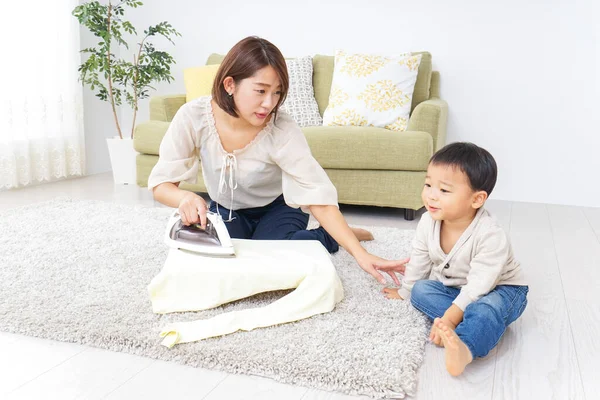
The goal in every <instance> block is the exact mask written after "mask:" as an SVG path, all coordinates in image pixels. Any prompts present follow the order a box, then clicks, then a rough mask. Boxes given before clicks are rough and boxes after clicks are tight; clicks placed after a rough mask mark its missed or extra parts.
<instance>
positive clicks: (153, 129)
mask: <svg viewBox="0 0 600 400" xmlns="http://www.w3.org/2000/svg"><path fill="white" fill-rule="evenodd" d="M169 124H170V123H169V122H165V121H152V120H150V121H146V122H142V123H140V124H137V125H136V127H135V132H134V135H133V148H134V149H135V151H137V152H138V153H142V154H153V155H158V149H159V148H160V142H162V139H163V137H164V136H165V133H167V130H168V129H169Z"/></svg>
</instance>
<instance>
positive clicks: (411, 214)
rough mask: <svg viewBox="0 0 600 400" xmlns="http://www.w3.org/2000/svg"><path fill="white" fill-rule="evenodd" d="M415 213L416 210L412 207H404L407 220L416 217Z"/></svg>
mask: <svg viewBox="0 0 600 400" xmlns="http://www.w3.org/2000/svg"><path fill="white" fill-rule="evenodd" d="M415 213H416V210H413V209H411V208H405V209H404V219H405V220H407V221H412V220H414V219H415Z"/></svg>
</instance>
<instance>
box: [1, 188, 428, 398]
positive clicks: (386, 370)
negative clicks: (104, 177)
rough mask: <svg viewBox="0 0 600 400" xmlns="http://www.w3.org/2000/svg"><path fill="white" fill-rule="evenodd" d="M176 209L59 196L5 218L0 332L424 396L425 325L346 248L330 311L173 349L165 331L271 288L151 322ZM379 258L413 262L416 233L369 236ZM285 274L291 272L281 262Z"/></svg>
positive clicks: (377, 394) (333, 387)
mask: <svg viewBox="0 0 600 400" xmlns="http://www.w3.org/2000/svg"><path fill="white" fill-rule="evenodd" d="M170 213H171V210H169V209H165V208H148V207H142V206H137V207H134V206H126V205H119V204H115V203H109V202H101V201H81V200H71V199H67V198H58V199H55V200H52V201H49V202H44V203H39V204H34V205H29V206H25V207H19V208H12V209H8V210H5V211H1V212H0V297H1V301H0V331H5V332H13V333H20V334H24V335H30V336H37V337H41V338H47V339H53V340H59V341H65V342H73V343H80V344H84V345H89V346H94V347H99V348H103V349H108V350H113V351H121V352H126V353H130V354H135V355H141V356H146V357H151V358H155V359H161V360H166V361H174V362H178V363H182V364H186V365H191V366H196V367H203V368H209V369H216V370H221V371H225V372H229V373H236V374H251V375H259V376H265V377H269V378H272V379H275V380H277V381H280V382H284V383H288V384H294V385H300V386H308V387H313V388H316V389H322V390H330V391H337V392H343V393H347V394H354V395H367V396H370V397H373V398H385V397H399V398H401V397H404V396H405V395H413V394H414V393H415V392H416V389H417V373H418V368H419V367H420V365H421V363H422V362H423V354H424V347H425V338H426V336H427V329H428V323H427V322H426V319H425V318H424V317H423V316H422V315H420V314H419V312H417V311H416V310H415V309H414V308H412V306H411V305H410V304H409V303H408V302H404V301H391V300H387V299H385V298H384V297H383V295H382V294H381V292H380V290H381V286H380V285H379V284H378V283H376V282H375V280H374V279H372V278H371V277H370V276H368V275H367V274H365V273H364V272H363V271H362V270H361V269H360V268H359V267H358V265H357V264H356V263H355V261H354V259H353V258H352V257H350V256H349V254H348V253H346V252H345V251H344V250H340V251H339V252H338V253H337V254H335V255H334V256H333V263H334V265H335V266H336V268H337V270H338V273H339V275H340V278H341V280H342V283H343V285H344V290H345V295H346V296H345V298H344V300H343V301H342V302H341V303H340V304H338V306H337V307H336V308H335V309H334V310H333V311H332V312H330V313H328V314H324V315H318V316H314V317H312V318H308V319H306V320H302V321H299V322H295V323H290V324H284V325H278V326H274V327H269V328H262V329H256V330H254V331H251V332H237V333H234V334H231V335H227V336H224V337H219V338H213V339H207V340H204V341H200V342H195V343H189V344H181V345H177V346H175V347H174V348H172V349H167V348H166V347H163V346H161V345H160V341H161V339H160V338H159V332H160V329H161V327H162V326H164V325H165V324H167V323H169V322H172V321H186V320H196V319H201V318H202V319H204V318H210V317H212V316H214V315H216V314H219V313H221V312H224V311H232V310H235V309H243V308H247V307H256V306H263V305H266V304H268V303H270V302H272V301H274V300H275V299H277V298H280V297H281V296H283V295H284V294H286V293H288V292H284V291H280V292H271V293H265V294H261V295H257V296H254V297H252V298H249V299H244V300H240V301H237V302H235V303H231V304H228V305H225V306H222V307H219V308H216V309H213V310H209V311H204V312H189V313H177V314H170V315H155V314H153V313H152V309H151V304H150V300H149V296H148V292H147V289H146V286H147V285H148V283H149V282H150V280H151V279H152V278H153V277H154V276H155V275H156V274H158V272H159V271H160V269H161V268H162V266H163V263H164V261H165V259H166V255H167V251H168V250H167V247H166V245H165V244H164V243H163V234H164V229H165V227H166V223H167V220H168V216H169V214H170ZM369 229H370V230H371V231H372V232H373V234H374V236H375V238H376V239H375V241H372V242H369V243H365V247H366V248H367V249H368V250H369V251H371V252H372V253H374V254H377V255H379V256H381V257H385V258H388V259H397V258H401V257H405V256H406V255H407V254H409V249H410V241H411V239H412V236H413V234H414V231H404V230H399V229H394V228H382V227H372V228H369ZM281 268H285V263H282V266H281Z"/></svg>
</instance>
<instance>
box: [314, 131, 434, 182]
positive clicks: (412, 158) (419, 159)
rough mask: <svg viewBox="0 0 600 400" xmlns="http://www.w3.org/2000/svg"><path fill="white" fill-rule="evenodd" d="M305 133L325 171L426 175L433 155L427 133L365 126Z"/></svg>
mask: <svg viewBox="0 0 600 400" xmlns="http://www.w3.org/2000/svg"><path fill="white" fill-rule="evenodd" d="M302 131H303V132H304V135H305V136H306V139H307V141H308V145H309V146H310V149H311V151H312V153H313V156H314V157H315V159H316V160H317V161H318V162H319V164H321V166H322V167H323V168H331V169H372V170H393V171H396V170H397V171H425V170H427V164H428V163H429V159H430V158H431V156H432V155H433V139H432V137H431V135H430V134H429V133H427V132H418V131H406V132H403V133H398V132H394V131H390V130H387V129H383V128H374V127H362V126H360V127H354V126H344V127H338V126H326V127H324V126H311V127H306V128H302Z"/></svg>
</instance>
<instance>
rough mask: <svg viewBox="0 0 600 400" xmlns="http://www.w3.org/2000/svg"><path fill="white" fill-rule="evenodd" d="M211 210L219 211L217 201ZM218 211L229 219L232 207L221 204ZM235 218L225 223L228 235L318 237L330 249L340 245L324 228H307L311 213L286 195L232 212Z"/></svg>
mask: <svg viewBox="0 0 600 400" xmlns="http://www.w3.org/2000/svg"><path fill="white" fill-rule="evenodd" d="M209 209H210V211H212V212H214V213H216V212H217V203H216V202H214V201H211V202H210V207H209ZM219 214H221V216H222V217H223V219H228V218H229V210H228V209H227V208H225V207H223V206H222V205H221V204H219ZM232 217H233V221H227V222H225V225H226V226H227V231H228V232H229V236H231V237H232V238H235V239H256V240H318V241H319V242H321V243H322V244H323V246H325V248H326V249H327V251H328V252H330V253H335V252H336V251H338V250H339V248H340V246H339V245H338V243H337V242H336V241H335V239H334V238H332V237H331V235H330V234H329V233H327V231H326V230H325V229H324V228H323V227H319V228H317V229H311V230H307V229H306V227H307V226H308V214H306V213H304V212H302V210H300V209H299V208H292V207H290V206H288V205H287V204H286V203H285V200H284V199H283V195H281V196H279V197H278V198H276V199H275V200H274V201H273V202H272V203H271V204H267V205H266V206H263V207H255V208H245V209H241V210H236V211H233V212H232Z"/></svg>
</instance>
